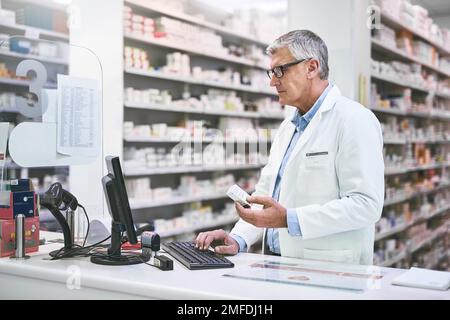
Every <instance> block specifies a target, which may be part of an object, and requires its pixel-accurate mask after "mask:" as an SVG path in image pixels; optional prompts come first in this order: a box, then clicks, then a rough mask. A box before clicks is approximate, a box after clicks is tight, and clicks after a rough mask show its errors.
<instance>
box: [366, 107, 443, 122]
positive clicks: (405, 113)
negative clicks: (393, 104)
mask: <svg viewBox="0 0 450 320" xmlns="http://www.w3.org/2000/svg"><path fill="white" fill-rule="evenodd" d="M370 110H372V111H374V112H379V113H385V114H391V115H398V116H405V117H417V118H427V119H441V120H450V112H449V113H445V114H444V113H442V112H439V111H431V112H417V111H409V110H399V109H397V108H382V107H370Z"/></svg>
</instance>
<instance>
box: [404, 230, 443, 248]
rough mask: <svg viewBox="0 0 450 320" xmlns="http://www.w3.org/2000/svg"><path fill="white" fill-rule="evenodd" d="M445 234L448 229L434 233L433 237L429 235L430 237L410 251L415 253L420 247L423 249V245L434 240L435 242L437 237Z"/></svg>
mask: <svg viewBox="0 0 450 320" xmlns="http://www.w3.org/2000/svg"><path fill="white" fill-rule="evenodd" d="M444 234H446V231H444V232H437V233H436V234H433V235H432V236H431V237H429V238H428V239H425V240H423V241H422V242H420V243H419V244H417V245H415V246H413V247H412V248H411V249H410V250H409V252H410V253H414V252H416V251H418V250H420V249H422V248H423V247H425V246H427V245H429V244H431V243H432V242H434V241H435V240H436V239H437V238H440V237H442V236H443V235H444Z"/></svg>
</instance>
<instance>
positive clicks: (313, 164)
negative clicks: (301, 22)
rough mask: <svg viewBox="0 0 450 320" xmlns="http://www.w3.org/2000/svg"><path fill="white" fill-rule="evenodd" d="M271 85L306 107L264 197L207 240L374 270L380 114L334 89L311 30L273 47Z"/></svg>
mask: <svg viewBox="0 0 450 320" xmlns="http://www.w3.org/2000/svg"><path fill="white" fill-rule="evenodd" d="M267 52H268V54H269V55H270V57H271V68H272V69H270V70H268V72H267V73H268V75H269V77H270V79H271V80H270V85H271V86H273V87H275V88H276V89H277V92H278V96H279V102H280V104H281V105H290V106H294V107H296V109H297V110H296V112H295V115H294V117H293V118H292V119H286V120H285V121H283V123H282V124H281V126H280V128H279V130H278V131H277V135H276V137H275V139H274V142H273V144H272V148H271V150H270V156H269V161H268V164H267V165H266V166H265V167H264V168H263V170H262V172H261V177H260V179H259V181H258V183H257V185H256V187H255V192H254V193H253V194H252V196H251V197H248V199H247V200H248V202H250V203H256V204H262V205H264V208H263V209H262V210H252V209H245V208H244V207H242V206H241V205H240V204H237V203H236V210H237V212H238V214H239V216H240V218H241V219H240V220H239V221H238V222H237V223H236V225H235V227H234V228H233V230H232V231H231V232H230V233H229V234H228V233H226V232H225V231H224V230H215V231H209V232H203V233H200V234H199V235H198V237H197V239H196V245H197V247H199V248H201V249H206V248H208V247H209V245H210V244H211V243H212V241H214V240H222V241H223V245H219V246H216V247H215V251H216V252H217V253H221V254H230V255H234V254H237V253H238V252H240V251H246V250H248V248H249V247H250V246H252V245H254V244H256V243H258V242H259V240H260V239H261V238H262V239H263V242H262V243H263V251H264V253H265V254H273V255H282V256H289V257H298V258H305V259H317V260H326V261H333V262H342V263H353V264H366V265H369V264H372V258H373V245H374V234H375V223H376V221H377V220H378V219H379V218H380V216H381V212H382V208H383V198H384V162H383V138H382V133H381V127H380V124H379V122H378V120H377V119H376V117H375V116H374V115H373V113H372V112H371V111H369V110H368V109H367V108H365V107H364V106H362V105H360V104H359V103H357V102H355V101H352V100H350V99H348V98H345V97H343V96H342V95H341V93H340V92H339V89H338V88H337V87H336V86H334V85H332V84H330V83H329V81H328V72H329V69H328V50H327V47H326V44H325V43H324V42H323V40H322V39H321V38H320V37H318V36H317V35H316V34H314V33H313V32H311V31H307V30H296V31H292V32H289V33H287V34H285V35H283V36H281V37H280V38H278V39H277V40H275V42H274V43H273V44H271V45H270V46H269V47H268V49H267Z"/></svg>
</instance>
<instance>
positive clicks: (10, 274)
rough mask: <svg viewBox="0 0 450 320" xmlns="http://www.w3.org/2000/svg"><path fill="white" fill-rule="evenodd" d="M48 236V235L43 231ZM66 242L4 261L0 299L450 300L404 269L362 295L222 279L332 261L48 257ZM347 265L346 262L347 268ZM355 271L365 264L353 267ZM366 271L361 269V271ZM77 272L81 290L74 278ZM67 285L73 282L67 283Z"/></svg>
mask: <svg viewBox="0 0 450 320" xmlns="http://www.w3.org/2000/svg"><path fill="white" fill-rule="evenodd" d="M43 234H44V236H45V237H46V238H47V239H49V238H51V237H52V236H51V235H50V234H49V233H43ZM61 246H62V244H60V243H58V244H56V243H54V244H49V245H44V246H41V247H40V251H39V252H37V253H34V254H30V256H31V258H30V259H28V260H20V261H18V260H11V259H9V258H2V259H0V282H3V285H2V286H0V299H18V298H24V299H34V298H36V299H37V298H40V299H47V298H49V299H50V298H51V299H54V298H61V299H72V298H74V299H79V298H82V299H84V298H86V299H91V298H96V299H116V298H120V299H123V298H132V299H135V298H138V299H139V298H144V299H145V298H150V299H215V300H216V299H217V300H218V299H251V300H256V299H258V300H259V299H263V300H274V299H286V300H288V299H358V300H359V299H433V300H438V299H439V300H441V299H445V300H450V291H449V290H447V291H444V292H442V291H434V290H427V289H415V288H406V287H399V286H393V285H391V284H390V282H391V280H392V279H393V278H394V277H396V276H397V275H399V274H400V273H402V272H404V271H405V270H401V269H393V268H380V270H381V275H382V276H383V278H382V280H381V282H380V285H379V286H378V288H374V289H368V290H365V291H364V292H363V293H356V292H352V291H346V290H339V289H331V288H319V287H312V286H299V285H291V284H279V283H269V282H263V281H254V280H244V279H236V278H230V277H224V276H223V274H225V273H229V272H231V271H236V270H238V269H237V268H239V267H240V266H246V265H248V264H251V263H254V262H260V261H262V260H271V261H280V262H299V261H301V262H302V263H307V264H308V263H311V264H314V265H317V264H323V265H324V266H330V265H335V266H339V265H338V264H330V263H327V262H318V261H314V262H313V261H307V260H298V259H292V258H283V257H274V256H262V255H257V254H249V253H240V254H238V255H236V256H233V257H229V259H230V260H231V261H232V262H233V263H234V264H235V268H234V269H214V270H196V271H191V270H189V269H187V268H185V267H184V266H183V265H181V264H180V263H178V261H176V260H174V270H173V271H161V270H159V269H157V268H155V267H152V266H148V265H145V264H140V265H132V266H101V265H95V264H92V263H91V262H90V261H89V259H88V258H77V259H64V260H56V261H51V260H49V256H48V252H50V251H51V250H54V249H58V248H60V247H61ZM346 267H348V265H347V266H346ZM351 267H352V268H353V267H354V268H355V270H358V269H361V268H364V269H367V266H366V267H362V266H351ZM361 270H362V269H361ZM74 275H77V276H78V275H79V278H77V279H79V289H76V288H75V289H73V288H74V287H77V286H76V285H74V284H76V283H77V282H76V281H75V282H74ZM67 283H69V285H67Z"/></svg>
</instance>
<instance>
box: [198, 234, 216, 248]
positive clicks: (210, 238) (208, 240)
mask: <svg viewBox="0 0 450 320" xmlns="http://www.w3.org/2000/svg"><path fill="white" fill-rule="evenodd" d="M213 240H214V236H213V235H212V234H210V233H209V234H207V235H206V237H205V240H204V241H203V245H202V246H201V247H200V249H202V250H207V249H208V248H209V245H210V244H211V242H213Z"/></svg>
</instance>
